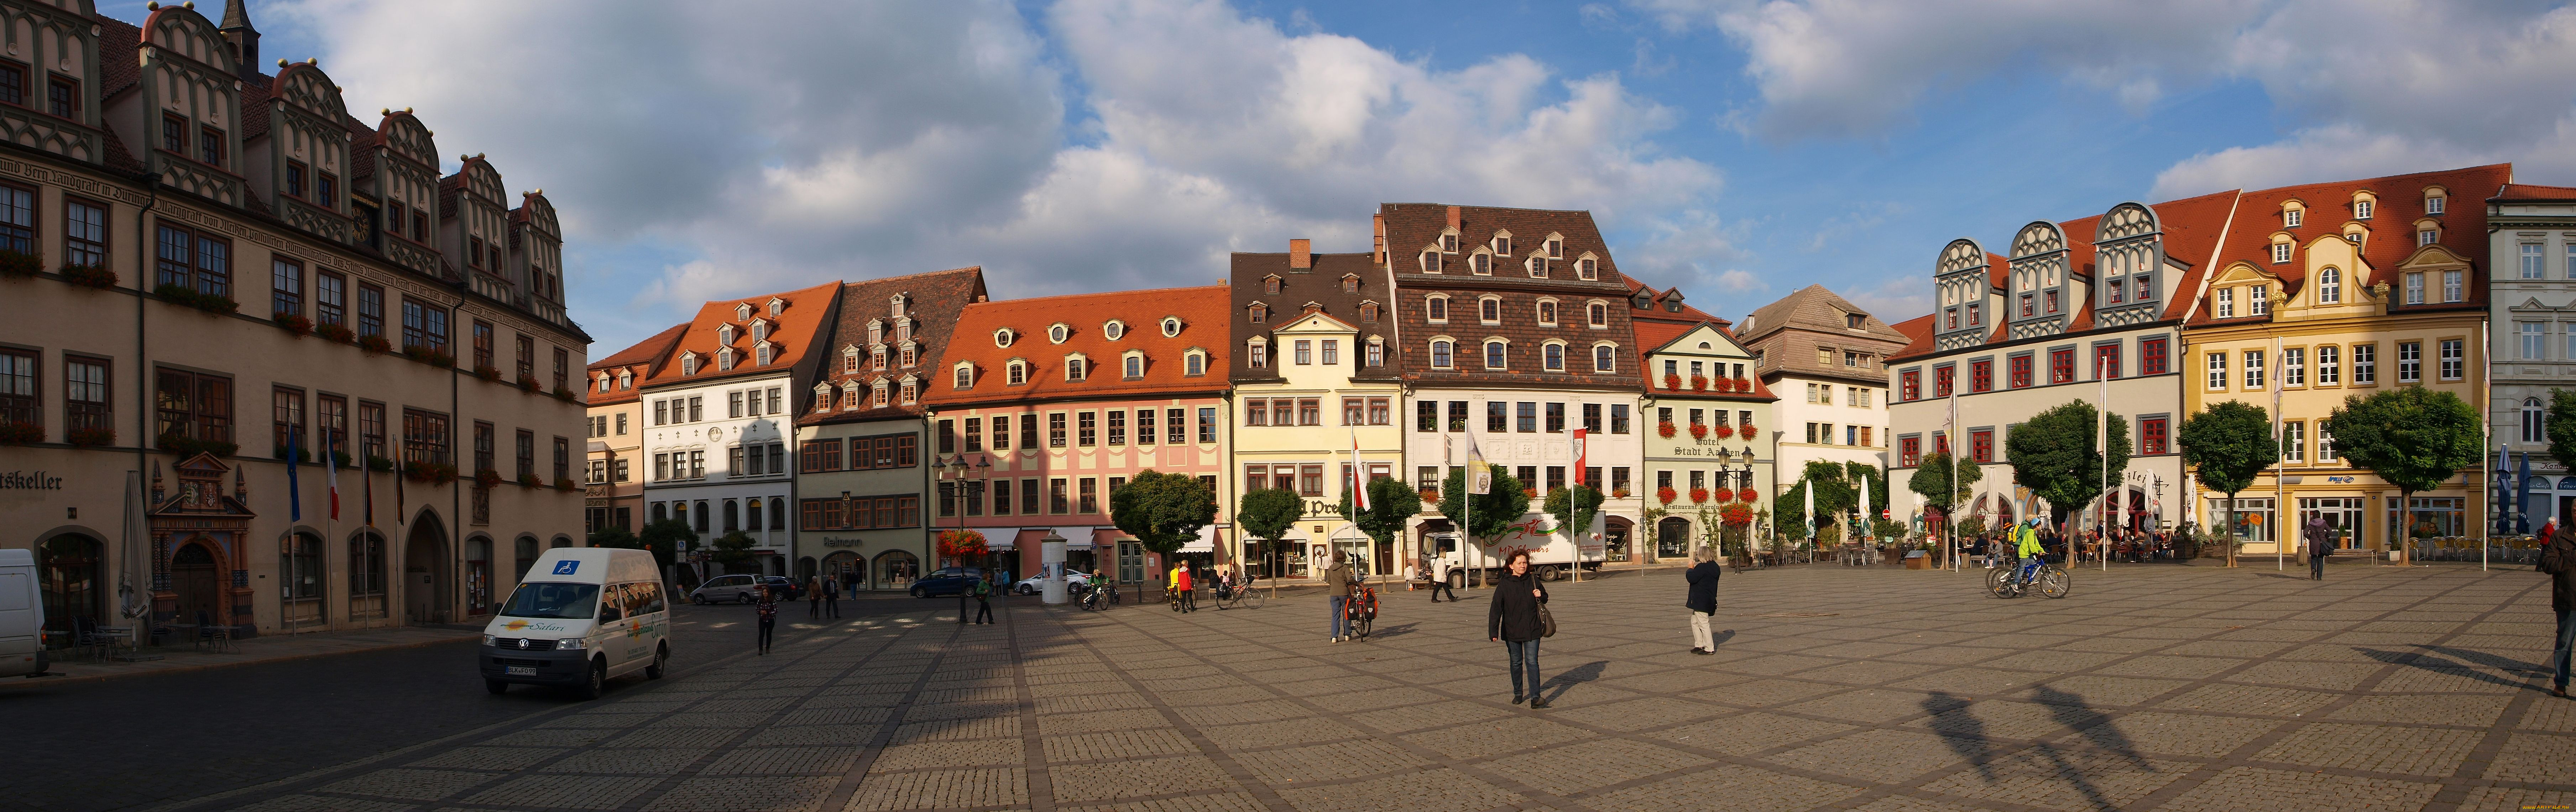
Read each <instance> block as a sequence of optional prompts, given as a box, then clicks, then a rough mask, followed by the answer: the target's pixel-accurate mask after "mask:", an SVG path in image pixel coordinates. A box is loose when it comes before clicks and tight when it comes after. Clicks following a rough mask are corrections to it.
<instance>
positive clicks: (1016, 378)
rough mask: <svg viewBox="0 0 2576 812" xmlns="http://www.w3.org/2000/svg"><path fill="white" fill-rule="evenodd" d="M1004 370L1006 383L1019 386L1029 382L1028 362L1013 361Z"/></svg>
mask: <svg viewBox="0 0 2576 812" xmlns="http://www.w3.org/2000/svg"><path fill="white" fill-rule="evenodd" d="M1004 370H1005V371H1004V373H1003V378H1002V380H1003V382H1005V383H1008V384H1010V385H1012V386H1018V385H1020V384H1024V383H1028V382H1029V365H1028V362H1026V361H1019V360H1013V361H1012V362H1011V363H1010V365H1009V366H1007V367H1004Z"/></svg>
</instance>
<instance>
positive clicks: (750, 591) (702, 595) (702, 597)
mask: <svg viewBox="0 0 2576 812" xmlns="http://www.w3.org/2000/svg"><path fill="white" fill-rule="evenodd" d="M763 584H766V585H768V587H769V588H770V589H773V590H776V591H777V592H778V599H779V600H782V601H792V600H795V599H797V598H798V597H800V594H799V593H802V592H803V591H804V588H802V587H799V586H797V585H796V582H794V581H790V580H787V579H786V578H784V577H780V576H776V575H718V576H716V577H713V578H709V579H707V582H706V583H703V584H699V585H698V588H696V589H693V590H689V602H690V603H699V604H707V603H722V602H725V601H732V602H734V603H756V602H758V601H759V600H760V595H759V594H757V593H758V592H759V590H760V587H761V586H762V585H763Z"/></svg>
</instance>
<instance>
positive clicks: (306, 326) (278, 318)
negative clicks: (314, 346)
mask: <svg viewBox="0 0 2576 812" xmlns="http://www.w3.org/2000/svg"><path fill="white" fill-rule="evenodd" d="M268 318H269V321H271V322H275V323H276V324H277V329H280V330H284V331H286V334H287V335H291V336H294V337H296V338H303V337H305V336H308V335H312V334H313V320H312V319H308V318H305V317H303V316H299V315H296V314H293V313H279V314H276V315H273V316H270V317H268Z"/></svg>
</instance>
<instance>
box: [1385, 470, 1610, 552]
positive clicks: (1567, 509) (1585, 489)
mask: <svg viewBox="0 0 2576 812" xmlns="http://www.w3.org/2000/svg"><path fill="white" fill-rule="evenodd" d="M1540 509H1541V510H1545V511H1547V515H1548V516H1550V517H1552V518H1554V519H1556V526H1557V528H1558V529H1561V530H1564V531H1565V538H1566V540H1568V541H1572V542H1574V564H1573V571H1574V572H1576V573H1581V572H1582V571H1583V534H1584V532H1585V531H1588V530H1591V529H1592V519H1593V518H1594V517H1595V516H1598V515H1600V513H1601V491H1599V490H1597V489H1595V488H1593V487H1592V486H1590V485H1586V484H1583V483H1581V482H1577V483H1574V485H1573V486H1572V487H1565V488H1553V489H1550V490H1549V491H1548V492H1547V502H1546V503H1545V505H1544V506H1543V507H1541V508H1540ZM1399 526H1401V525H1399Z"/></svg>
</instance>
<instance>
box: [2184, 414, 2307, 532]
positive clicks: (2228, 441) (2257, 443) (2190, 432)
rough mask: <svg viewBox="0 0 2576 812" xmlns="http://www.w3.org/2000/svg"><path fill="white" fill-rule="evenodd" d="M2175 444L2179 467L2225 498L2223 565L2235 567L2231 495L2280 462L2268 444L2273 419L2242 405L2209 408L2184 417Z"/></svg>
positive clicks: (2276, 449)
mask: <svg viewBox="0 0 2576 812" xmlns="http://www.w3.org/2000/svg"><path fill="white" fill-rule="evenodd" d="M2174 439H2175V442H2177V443H2179V444H2181V446H2182V461H2183V463H2184V464H2186V465H2190V466H2191V467H2192V470H2193V471H2194V472H2195V473H2198V474H2199V475H2200V483H2201V484H2202V485H2205V486H2207V487H2208V488H2209V489H2210V490H2213V491H2218V492H2220V493H2224V494H2227V525H2226V527H2224V528H2222V529H2221V531H2220V532H2222V533H2225V534H2227V535H2228V536H2230V538H2229V539H2228V544H2227V565H2228V566H2230V567H2233V566H2236V544H2235V539H2234V538H2232V536H2233V535H2234V534H2235V527H2236V493H2237V492H2238V491H2242V490H2245V489H2246V488H2247V487H2250V486H2252V485H2253V484H2254V477H2255V476H2256V475H2258V474H2261V473H2263V469H2265V468H2270V467H2272V464H2273V463H2276V462H2280V461H2281V445H2280V443H2278V442H2275V441H2274V440H2273V439H2272V416H2271V414H2270V413H2269V412H2265V411H2264V410H2263V407H2261V406H2256V405H2253V404H2250V403H2246V402H2244V401H2241V400H2230V401H2224V402H2220V403H2212V404H2210V405H2209V406H2207V407H2205V408H2203V409H2201V410H2200V413H2199V414H2195V415H2192V416H2191V417H2189V418H2185V419H2184V420H2183V421H2182V432H2181V433H2180V434H2178V435H2176V436H2175V438H2174ZM2195 546H2196V545H2195Z"/></svg>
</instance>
